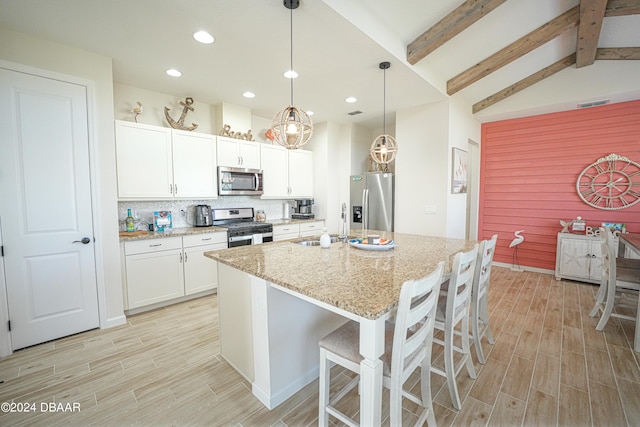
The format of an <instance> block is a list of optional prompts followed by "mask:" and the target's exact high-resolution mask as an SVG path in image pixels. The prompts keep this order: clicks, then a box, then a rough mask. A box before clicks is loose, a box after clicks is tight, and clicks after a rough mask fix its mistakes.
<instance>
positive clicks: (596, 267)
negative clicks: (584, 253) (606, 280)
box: [589, 242, 602, 281]
mask: <svg viewBox="0 0 640 427" xmlns="http://www.w3.org/2000/svg"><path fill="white" fill-rule="evenodd" d="M589 255H590V256H591V259H590V260H589V278H590V279H593V280H596V281H597V280H601V279H602V248H601V247H600V243H598V242H592V243H591V248H590V249H589Z"/></svg>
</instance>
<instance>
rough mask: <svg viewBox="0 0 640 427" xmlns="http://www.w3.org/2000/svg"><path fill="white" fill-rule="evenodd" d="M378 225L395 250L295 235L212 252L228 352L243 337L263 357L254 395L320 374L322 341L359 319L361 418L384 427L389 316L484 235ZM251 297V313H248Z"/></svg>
mask: <svg viewBox="0 0 640 427" xmlns="http://www.w3.org/2000/svg"><path fill="white" fill-rule="evenodd" d="M371 232H375V233H376V234H380V235H381V237H382V238H384V239H392V240H394V241H395V244H396V246H395V248H393V249H390V250H388V251H366V250H362V249H358V248H355V247H352V246H351V245H349V244H348V243H343V242H338V243H333V244H332V245H331V247H330V248H328V249H322V248H320V247H319V246H302V245H299V244H296V243H295V242H296V241H298V240H300V239H295V240H290V241H282V242H272V243H267V244H263V245H254V246H245V247H238V248H231V249H227V250H221V251H212V252H206V253H205V256H207V257H210V258H212V259H214V260H216V261H218V262H219V263H220V268H219V274H220V276H219V288H218V294H219V298H220V299H219V305H220V316H221V317H220V341H221V354H222V355H223V357H225V358H227V355H225V345H224V341H225V337H235V338H237V337H238V335H243V338H244V339H246V340H247V342H246V344H247V346H246V348H245V350H246V351H247V353H250V355H249V356H248V358H249V360H248V361H246V362H248V363H249V364H251V363H252V364H253V370H252V372H250V373H249V375H247V372H244V374H245V376H248V377H251V376H252V375H253V378H248V379H249V380H250V381H252V388H253V393H254V395H256V397H258V399H260V400H261V401H262V402H263V403H264V404H265V405H266V406H267V407H269V408H273V407H275V406H277V405H278V404H280V403H282V402H283V401H284V400H286V398H288V397H290V396H291V395H292V394H293V393H295V392H296V391H298V390H299V389H300V388H302V387H303V386H304V385H306V384H307V383H309V382H310V381H313V380H314V379H315V378H317V375H318V354H319V350H318V345H317V342H318V339H319V338H321V337H322V336H323V335H324V334H326V333H328V332H330V331H331V330H333V329H335V328H336V327H338V326H339V325H340V324H341V323H344V322H345V321H346V320H347V319H352V320H355V321H357V322H359V323H360V332H361V340H360V353H361V354H362V356H363V357H364V360H363V361H362V363H361V372H360V376H361V389H362V390H363V391H362V393H361V396H360V398H361V407H360V409H361V419H360V422H361V424H362V425H379V424H380V422H381V413H380V410H381V409H380V408H381V401H382V362H381V361H380V360H379V358H380V356H381V355H382V354H383V351H384V330H385V328H384V321H385V320H386V318H387V316H388V314H389V313H390V312H391V311H392V310H393V309H394V308H395V306H396V305H397V303H398V298H399V296H400V289H401V287H402V284H403V283H404V282H405V281H407V280H412V279H417V278H421V277H424V276H426V275H428V274H429V273H431V272H432V271H433V270H434V269H435V267H436V265H437V264H438V262H440V261H445V272H446V273H447V274H449V273H450V271H451V264H452V261H453V257H454V255H455V254H456V253H458V252H460V251H465V250H469V249H471V248H472V247H473V246H474V245H475V243H476V242H475V241H466V240H460V239H447V238H443V237H429V236H416V235H409V234H400V233H387V232H376V231H371ZM361 234H362V231H360V230H358V231H352V235H354V236H357V235H361ZM223 266H226V267H224V268H223ZM227 267H228V268H227ZM234 298H235V300H234ZM229 299H231V300H232V301H231V302H230V303H229V304H228V307H227V309H231V310H233V312H232V313H229V312H228V311H227V314H229V315H230V316H231V317H230V318H229V319H225V316H226V315H225V312H224V310H225V300H229ZM243 304H244V305H245V307H244V308H245V310H246V311H245V313H250V317H251V319H247V318H246V317H248V316H247V315H239V313H240V312H242V310H239V309H238V307H240V306H242V305H243ZM234 315H235V317H234ZM242 322H245V326H246V327H247V328H248V325H249V322H250V335H251V336H250V337H247V336H246V335H247V334H246V333H243V332H240V330H241V329H242V328H241V323H242ZM245 331H246V329H245ZM230 356H231V355H230ZM301 360H302V361H303V362H304V363H302V362H301ZM230 363H232V365H233V362H230Z"/></svg>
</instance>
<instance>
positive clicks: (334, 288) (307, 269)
mask: <svg viewBox="0 0 640 427" xmlns="http://www.w3.org/2000/svg"><path fill="white" fill-rule="evenodd" d="M369 231H370V232H372V233H377V234H380V236H381V237H382V238H385V239H393V240H394V241H395V244H396V247H395V248H393V249H390V250H387V251H367V250H362V249H358V248H355V247H352V246H351V245H349V244H348V243H343V242H338V243H333V244H331V247H330V248H328V249H322V248H321V247H320V246H302V245H297V244H295V243H294V242H295V241H296V240H304V239H292V240H285V241H281V242H270V243H265V244H262V245H253V246H240V247H236V248H229V249H223V250H219V251H210V252H205V256H207V257H209V258H211V259H214V260H217V261H219V262H221V263H223V264H226V265H229V266H231V267H234V268H236V269H238V270H241V271H244V272H246V273H248V274H251V275H253V276H256V277H259V278H262V279H265V280H267V281H269V282H271V283H275V284H278V285H280V286H283V287H285V288H288V289H290V290H292V291H295V292H297V293H300V294H302V295H306V296H308V297H311V298H313V299H316V300H318V301H322V302H325V303H327V304H330V305H332V306H335V307H338V308H341V309H343V310H346V311H348V312H351V313H354V314H356V315H358V316H362V317H365V318H368V319H377V318H379V317H380V316H382V315H384V314H385V313H387V312H388V311H390V310H392V309H393V308H394V307H395V305H396V303H397V301H398V299H399V297H400V288H401V287H402V284H403V283H404V282H405V281H407V280H412V279H418V278H421V277H424V276H426V275H428V274H429V273H431V272H432V271H433V270H434V269H435V267H436V265H437V264H438V262H439V261H442V260H446V265H445V272H446V273H447V274H450V272H451V263H452V261H453V257H454V255H455V254H456V253H457V252H460V251H463V250H469V249H471V248H473V246H474V245H475V243H476V242H475V241H468V240H461V239H448V238H444V237H431V236H417V235H411V234H400V233H390V232H381V231H375V230H369ZM361 234H362V231H361V230H357V231H356V230H352V231H351V233H350V235H353V236H356V235H358V236H359V235H361Z"/></svg>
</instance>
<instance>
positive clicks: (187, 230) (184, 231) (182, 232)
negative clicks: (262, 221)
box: [120, 226, 227, 242]
mask: <svg viewBox="0 0 640 427" xmlns="http://www.w3.org/2000/svg"><path fill="white" fill-rule="evenodd" d="M221 231H222V232H225V233H226V232H227V229H226V228H225V227H216V226H211V227H182V228H174V229H173V230H171V231H163V232H161V233H156V232H155V231H151V232H148V233H145V234H137V233H136V234H133V233H132V234H133V235H132V236H123V235H122V234H121V235H120V241H121V242H134V241H136V240H148V239H163V238H165V237H179V236H187V235H189V234H205V233H218V232H221Z"/></svg>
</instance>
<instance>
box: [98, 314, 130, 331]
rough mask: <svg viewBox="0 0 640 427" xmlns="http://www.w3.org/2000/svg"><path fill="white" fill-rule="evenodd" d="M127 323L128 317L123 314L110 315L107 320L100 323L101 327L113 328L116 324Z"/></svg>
mask: <svg viewBox="0 0 640 427" xmlns="http://www.w3.org/2000/svg"><path fill="white" fill-rule="evenodd" d="M125 323H127V317H126V316H125V315H124V313H123V314H121V315H120V316H117V317H110V318H108V319H107V321H106V322H105V323H103V324H101V325H100V329H108V328H113V327H114V326H120V325H124V324H125Z"/></svg>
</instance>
